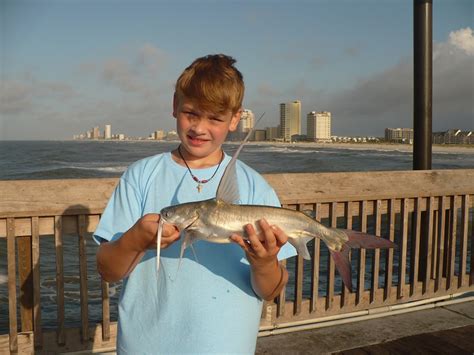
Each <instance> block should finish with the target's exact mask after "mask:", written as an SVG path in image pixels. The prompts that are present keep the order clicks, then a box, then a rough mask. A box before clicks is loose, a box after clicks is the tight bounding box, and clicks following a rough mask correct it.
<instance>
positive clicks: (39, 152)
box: [0, 141, 474, 180]
mask: <svg viewBox="0 0 474 355" xmlns="http://www.w3.org/2000/svg"><path fill="white" fill-rule="evenodd" d="M177 145H178V143H176V142H159V141H24V142H20V141H0V180H27V179H70V178H97V177H115V176H120V175H121V174H122V173H123V172H124V171H125V169H126V168H127V166H128V165H130V164H131V163H133V162H134V161H136V160H139V159H142V158H144V157H147V156H150V155H154V154H158V153H162V152H165V151H169V150H171V149H174V148H175V147H177ZM365 147H366V148H364V149H361V148H360V147H358V148H357V149H355V148H353V147H350V146H348V148H332V147H331V146H330V145H327V146H324V147H317V148H314V147H310V146H305V144H293V145H290V146H283V145H271V144H255V143H252V144H248V145H247V146H246V147H245V148H244V149H243V150H242V153H241V155H240V159H241V160H242V161H244V162H245V163H247V164H248V165H250V166H251V167H253V168H254V169H255V170H257V171H258V172H260V173H285V172H331V171H375V170H379V171H380V170H411V169H412V165H413V164H412V154H411V153H410V152H406V151H402V150H397V146H387V148H385V147H384V148H383V149H380V148H378V149H374V148H372V147H371V146H370V145H367V146H365ZM377 147H379V146H377ZM236 148H237V145H236V144H225V145H224V150H225V151H226V152H227V153H228V154H232V153H233V152H234V151H235V150H236ZM469 151H471V150H470V149H469ZM432 168H433V169H463V168H474V149H472V151H471V152H468V153H459V152H447V153H446V152H442V153H441V152H439V153H436V152H435V153H433V162H432Z"/></svg>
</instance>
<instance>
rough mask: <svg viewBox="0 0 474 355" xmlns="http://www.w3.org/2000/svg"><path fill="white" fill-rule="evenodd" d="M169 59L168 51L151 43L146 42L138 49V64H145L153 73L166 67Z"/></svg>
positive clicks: (150, 72)
mask: <svg viewBox="0 0 474 355" xmlns="http://www.w3.org/2000/svg"><path fill="white" fill-rule="evenodd" d="M168 60H169V58H168V54H167V53H166V52H164V51H163V50H161V49H159V48H157V47H155V46H153V45H152V44H150V43H145V44H144V45H143V46H142V47H141V48H140V49H139V51H138V64H139V65H141V66H144V67H145V68H146V69H147V70H148V71H149V74H152V75H156V74H158V73H159V71H160V70H162V69H164V68H165V67H166V64H167V62H168Z"/></svg>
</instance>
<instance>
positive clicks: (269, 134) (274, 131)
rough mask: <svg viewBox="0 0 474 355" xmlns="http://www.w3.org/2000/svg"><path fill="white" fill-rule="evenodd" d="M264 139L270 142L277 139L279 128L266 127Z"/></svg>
mask: <svg viewBox="0 0 474 355" xmlns="http://www.w3.org/2000/svg"><path fill="white" fill-rule="evenodd" d="M265 131H266V132H265V138H266V140H267V141H271V140H274V139H277V138H279V136H280V134H279V132H280V127H266V128H265Z"/></svg>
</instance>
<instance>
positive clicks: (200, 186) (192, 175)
mask: <svg viewBox="0 0 474 355" xmlns="http://www.w3.org/2000/svg"><path fill="white" fill-rule="evenodd" d="M221 152H222V157H221V160H220V162H219V164H218V165H217V168H216V170H215V171H214V174H212V176H211V177H210V178H209V179H203V180H199V179H198V177H197V176H196V175H194V174H193V172H192V171H191V168H190V167H189V165H188V163H187V162H186V159H184V157H183V154H182V153H181V145H179V146H178V153H179V156H180V157H181V159H183V161H184V165H186V168H188V171H189V173H190V174H191V177H192V178H193V180H194V181H196V182H197V184H198V185H197V186H196V188H197V190H198V192H201V190H202V188H203V185H204V184H206V183H208V182H209V181H211V180H212V178H213V177H214V176H215V175H216V173H217V170H219V167H220V166H221V163H222V161H223V160H224V152H223V151H221Z"/></svg>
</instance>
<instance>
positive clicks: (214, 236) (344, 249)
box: [157, 115, 395, 290]
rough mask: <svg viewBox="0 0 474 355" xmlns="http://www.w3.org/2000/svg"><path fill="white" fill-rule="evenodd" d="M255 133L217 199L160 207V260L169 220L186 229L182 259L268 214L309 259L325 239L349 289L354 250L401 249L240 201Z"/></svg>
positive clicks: (288, 212)
mask: <svg viewBox="0 0 474 355" xmlns="http://www.w3.org/2000/svg"><path fill="white" fill-rule="evenodd" d="M262 116H263V115H262ZM260 118H261V117H260ZM250 134H251V132H249V134H248V135H247V137H246V138H245V139H244V141H243V142H242V144H241V145H240V146H239V148H238V149H237V151H236V152H235V154H234V156H233V157H232V160H231V161H230V162H229V164H228V166H227V167H226V170H225V172H224V175H223V176H222V179H221V181H220V183H219V187H218V189H217V194H216V198H215V199H210V200H204V201H197V202H190V203H183V204H179V205H175V206H169V207H166V208H163V209H162V210H161V211H160V214H161V218H160V224H159V227H158V238H157V239H158V240H157V248H158V250H157V258H159V247H160V241H161V232H162V227H163V223H170V224H173V225H175V226H176V227H178V229H179V230H180V231H181V233H182V236H183V241H182V245H181V255H180V258H182V257H183V253H184V250H185V249H186V248H187V247H188V246H191V245H192V243H193V242H195V241H196V240H205V241H208V242H213V243H230V242H231V241H230V239H229V237H230V236H231V235H232V234H239V235H241V236H243V238H244V239H245V238H246V237H247V236H246V232H245V230H244V226H245V225H247V224H253V225H254V227H255V228H256V230H257V232H259V231H260V226H259V223H257V222H258V221H259V220H260V219H262V218H265V219H266V220H267V221H268V223H269V224H270V225H276V226H279V227H280V228H281V229H282V230H283V231H285V233H286V234H287V236H288V242H289V243H290V244H292V245H293V246H294V247H295V248H296V250H297V252H298V254H300V255H301V256H302V257H303V258H305V259H310V254H309V252H308V249H307V246H306V244H307V243H308V241H310V240H311V239H313V238H319V239H321V240H322V241H323V242H324V243H325V244H326V246H327V247H328V249H329V251H330V252H331V255H332V257H333V259H334V261H335V265H336V268H337V270H338V271H339V273H340V275H341V277H342V279H343V281H344V284H345V285H346V286H347V287H348V288H349V290H352V281H351V264H350V261H349V250H350V248H361V247H362V248H367V249H373V248H391V247H395V244H394V243H392V242H391V241H389V240H386V239H383V238H378V237H375V236H372V235H368V234H365V233H361V232H357V231H352V230H345V229H336V228H328V227H326V226H324V225H322V224H321V223H319V222H317V221H316V220H314V219H313V218H311V217H309V216H307V215H306V214H304V213H303V212H300V211H295V210H290V209H286V208H279V207H270V206H259V205H238V204H235V203H236V202H237V201H238V200H239V191H238V185H237V174H236V160H237V157H238V155H239V153H240V151H241V149H242V147H243V145H244V144H245V142H246V141H247V140H248V137H249V136H250ZM157 262H158V264H157V267H159V260H157Z"/></svg>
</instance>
